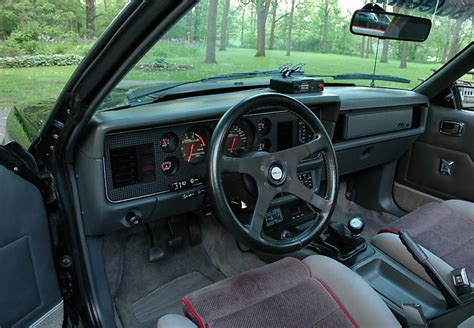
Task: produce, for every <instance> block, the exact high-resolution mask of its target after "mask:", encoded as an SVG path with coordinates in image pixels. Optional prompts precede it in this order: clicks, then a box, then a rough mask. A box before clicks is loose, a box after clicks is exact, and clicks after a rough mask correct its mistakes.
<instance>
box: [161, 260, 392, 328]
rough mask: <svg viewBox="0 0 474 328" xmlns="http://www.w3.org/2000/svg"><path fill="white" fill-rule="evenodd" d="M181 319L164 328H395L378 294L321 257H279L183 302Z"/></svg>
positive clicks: (166, 320)
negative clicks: (278, 259)
mask: <svg viewBox="0 0 474 328" xmlns="http://www.w3.org/2000/svg"><path fill="white" fill-rule="evenodd" d="M182 303H183V310H184V313H185V315H186V317H187V318H186V317H184V316H179V315H172V314H170V315H166V316H164V317H162V318H160V320H159V321H158V327H159V328H170V327H182V328H191V327H212V328H218V327H246V328H248V327H258V328H264V327H328V328H330V327H338V328H339V327H340V328H343V327H368V328H371V327H374V328H375V327H400V324H399V322H398V321H397V320H396V319H395V317H394V315H393V314H392V312H391V311H390V310H389V309H388V307H387V306H386V305H385V303H384V302H383V301H382V299H381V298H380V297H379V295H378V294H377V293H376V292H375V291H374V290H373V289H372V288H371V287H370V286H369V285H368V284H367V283H366V282H365V281H364V280H363V279H362V278H361V277H359V276H358V275H357V274H356V273H354V272H353V271H351V270H350V269H349V268H347V267H345V266H344V265H342V264H340V263H339V262H337V261H335V260H332V259H330V258H328V257H325V256H318V255H313V256H309V257H307V258H305V259H304V260H303V261H300V260H298V259H295V258H284V259H282V260H280V261H277V262H274V263H272V264H268V265H265V266H263V267H260V268H257V269H253V270H251V271H248V272H244V273H242V274H239V275H237V276H234V277H231V278H228V279H225V280H222V281H219V282H217V283H215V284H213V285H210V286H207V287H204V288H202V289H200V290H198V291H195V292H193V293H191V294H189V295H187V296H186V297H184V298H183V301H182Z"/></svg>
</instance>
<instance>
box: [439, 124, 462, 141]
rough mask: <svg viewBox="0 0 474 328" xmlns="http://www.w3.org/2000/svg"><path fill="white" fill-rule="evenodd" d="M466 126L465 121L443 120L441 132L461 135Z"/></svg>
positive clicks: (440, 126) (440, 125)
mask: <svg viewBox="0 0 474 328" xmlns="http://www.w3.org/2000/svg"><path fill="white" fill-rule="evenodd" d="M464 126H465V124H464V122H455V121H441V122H440V124H439V133H441V134H445V135H448V136H455V137H460V136H462V134H463V132H464Z"/></svg>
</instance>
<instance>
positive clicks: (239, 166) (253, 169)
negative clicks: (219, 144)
mask: <svg viewBox="0 0 474 328" xmlns="http://www.w3.org/2000/svg"><path fill="white" fill-rule="evenodd" d="M263 157H264V155H263V154H258V153H252V154H250V155H249V156H246V157H230V156H222V160H221V170H222V172H234V173H245V174H248V175H251V176H252V177H254V178H256V177H257V176H258V175H259V173H260V164H261V162H262V160H263Z"/></svg>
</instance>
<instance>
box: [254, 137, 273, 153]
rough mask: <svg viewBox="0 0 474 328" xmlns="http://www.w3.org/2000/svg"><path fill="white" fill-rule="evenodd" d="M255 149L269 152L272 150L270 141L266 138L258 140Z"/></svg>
mask: <svg viewBox="0 0 474 328" xmlns="http://www.w3.org/2000/svg"><path fill="white" fill-rule="evenodd" d="M257 150H258V151H266V152H271V151H272V143H271V141H270V140H268V139H263V140H262V141H260V142H259V143H258V145H257Z"/></svg>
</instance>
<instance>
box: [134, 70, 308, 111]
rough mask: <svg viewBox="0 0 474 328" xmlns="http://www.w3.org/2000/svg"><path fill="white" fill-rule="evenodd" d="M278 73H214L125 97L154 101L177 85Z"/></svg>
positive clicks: (136, 91)
mask: <svg viewBox="0 0 474 328" xmlns="http://www.w3.org/2000/svg"><path fill="white" fill-rule="evenodd" d="M297 74H301V73H297ZM278 75H281V69H280V70H268V71H253V72H244V73H231V74H223V75H216V76H211V77H206V78H203V79H199V80H193V81H186V82H177V83H169V84H165V85H159V86H155V87H148V88H141V89H136V90H133V91H132V92H129V93H128V94H127V98H128V102H129V104H130V105H133V104H139V103H141V101H140V99H142V98H145V97H149V98H152V100H153V101H156V100H158V99H160V98H162V97H163V96H164V94H163V92H164V91H168V90H171V89H175V88H177V87H180V86H183V85H187V84H194V83H207V82H217V81H227V80H238V79H251V78H255V77H265V76H278Z"/></svg>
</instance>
